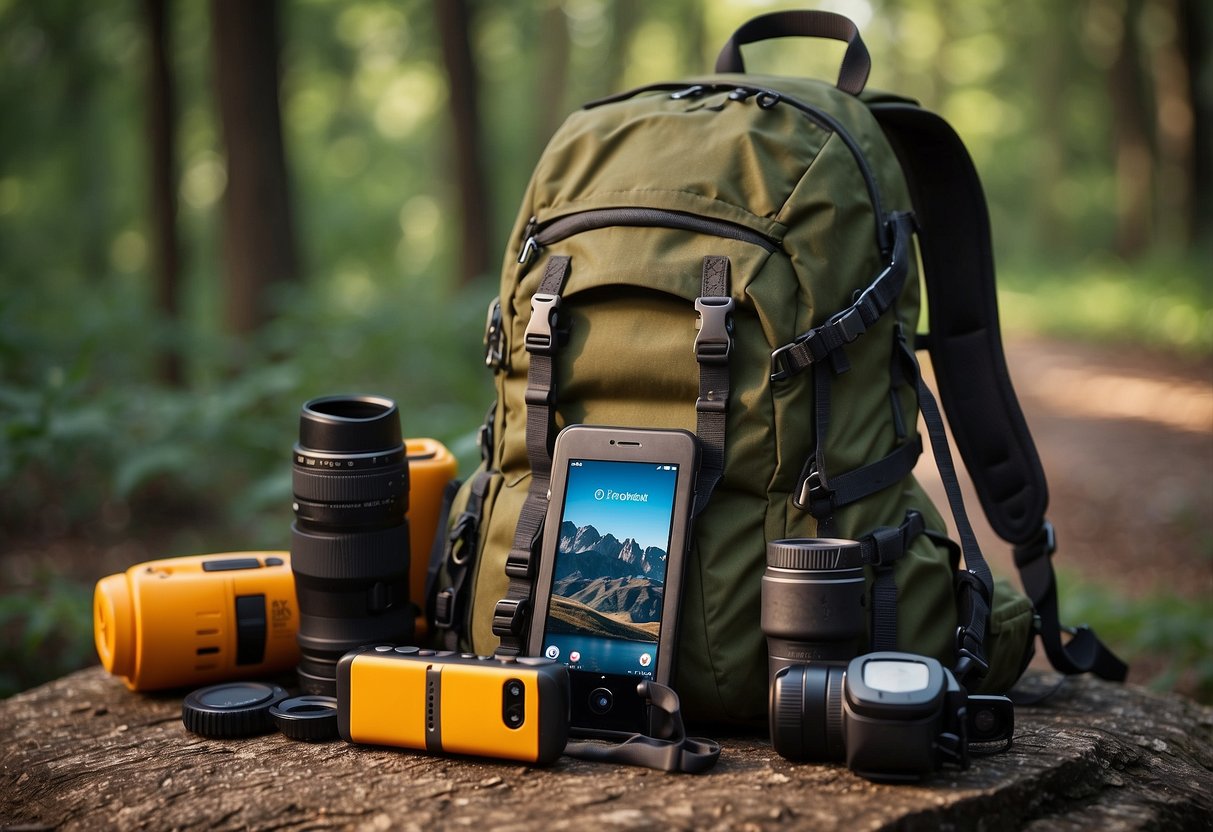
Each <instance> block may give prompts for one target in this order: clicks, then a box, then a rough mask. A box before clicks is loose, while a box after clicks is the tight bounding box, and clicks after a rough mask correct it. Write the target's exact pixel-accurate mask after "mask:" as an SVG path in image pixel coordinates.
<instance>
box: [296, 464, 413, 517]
mask: <svg viewBox="0 0 1213 832" xmlns="http://www.w3.org/2000/svg"><path fill="white" fill-rule="evenodd" d="M291 486H292V488H293V489H294V492H295V496H296V497H298V498H299V499H301V500H308V501H310V502H317V503H360V502H364V501H366V500H381V499H383V498H384V497H387V496H391V495H393V494H400V495H402V496H403V497H404V498H405V500H406V501H407V499H408V466H407V465H405V464H403V463H397V464H395V465H392V466H390V467H385V468H383V470H381V471H366V472H359V473H357V474H353V473H342V472H340V471H329V470H324V469H321V470H317V471H313V470H310V469H304V468H300V467H299V466H298V465H296V466H295V468H294V470H293V471H292V472H291ZM407 507H408V504H407V502H406V503H405V508H406V509H407Z"/></svg>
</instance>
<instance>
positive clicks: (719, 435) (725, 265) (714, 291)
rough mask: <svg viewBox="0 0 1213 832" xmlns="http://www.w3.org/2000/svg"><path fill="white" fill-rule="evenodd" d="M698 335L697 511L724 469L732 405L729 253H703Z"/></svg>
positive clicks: (731, 319) (696, 402) (696, 407)
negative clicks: (725, 255) (727, 255)
mask: <svg viewBox="0 0 1213 832" xmlns="http://www.w3.org/2000/svg"><path fill="white" fill-rule="evenodd" d="M695 311H696V312H698V313H699V320H698V322H697V323H696V326H697V327H698V328H699V334H698V335H697V336H695V360H696V361H697V362H699V398H698V399H696V400H695V434H696V436H698V437H699V443H700V447H701V449H702V451H701V457H700V465H699V477H698V479H697V481H696V483H695V507H694V510H693V516H695V517H698V516H699V514H700V512H702V511H703V510H704V508H706V507H707V504H708V500H709V499H710V498H711V496H712V491H713V490H714V489H715V488H716V483H718V482H719V481H720V478H721V476H722V475H723V474H724V440H725V428H726V423H727V417H728V406H729V355H730V354H731V353H732V351H733V317H732V313H733V299H732V298H731V297H730V296H729V258H727V257H714V256H709V257H704V258H703V275H702V279H701V283H700V291H699V297H698V298H697V299H696V300H695Z"/></svg>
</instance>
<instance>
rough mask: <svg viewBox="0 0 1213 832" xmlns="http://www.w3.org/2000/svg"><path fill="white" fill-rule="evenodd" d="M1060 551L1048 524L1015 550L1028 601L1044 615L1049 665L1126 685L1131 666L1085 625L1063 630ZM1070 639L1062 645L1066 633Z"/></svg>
mask: <svg viewBox="0 0 1213 832" xmlns="http://www.w3.org/2000/svg"><path fill="white" fill-rule="evenodd" d="M1056 548H1057V543H1056V537H1055V535H1054V532H1053V525H1052V524H1051V523H1049V522H1048V521H1045V529H1044V531H1043V532H1042V535H1041V537H1040V539H1039V540H1035V541H1032V542H1031V543H1028V544H1025V545H1021V546H1016V547H1015V566H1016V567H1018V569H1019V577H1020V579H1021V580H1022V581H1023V588H1024V591H1025V592H1026V593H1027V594H1028V599H1029V600H1031V602H1032V605H1033V606H1035V607H1036V613H1037V615H1039V616H1040V641H1041V644H1042V645H1044V648H1045V655H1047V656H1048V657H1049V663H1050V664H1052V665H1053V667H1054V668H1056V669H1057V670H1060V671H1061V672H1062V673H1088V672H1089V673H1094V674H1095V675H1096V676H1098V677H1100V678H1101V679H1108V680H1111V681H1113V682H1123V681H1124V680H1125V678H1126V677H1127V676H1128V674H1129V666H1128V665H1126V664H1125V663H1124V662H1123V661H1121V660H1120V658H1118V657H1117V656H1116V654H1114V653H1113V652H1112V651H1111V650H1109V649H1108V648H1107V646H1106V645H1104V644H1103V642H1101V641H1100V640H1099V639H1098V638H1097V637H1096V636H1095V633H1094V631H1092V630H1091V628H1090V627H1088V626H1086V625H1085V624H1084V625H1082V626H1081V627H1063V626H1062V624H1061V619H1060V617H1059V613H1058V608H1057V580H1056V578H1055V576H1054V574H1053V564H1052V562H1051V561H1050V558H1051V557H1052V555H1053V552H1054V551H1055V550H1056ZM1063 632H1068V633H1069V634H1070V639H1069V641H1068V642H1065V643H1063V642H1062V633H1063Z"/></svg>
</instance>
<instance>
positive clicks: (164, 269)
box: [143, 0, 182, 386]
mask: <svg viewBox="0 0 1213 832" xmlns="http://www.w3.org/2000/svg"><path fill="white" fill-rule="evenodd" d="M143 8H144V13H145V15H146V17H147V27H148V43H149V46H150V49H149V50H148V67H147V136H148V145H149V147H150V149H151V153H150V154H149V166H150V169H149V175H148V182H149V184H150V192H151V193H150V196H151V199H150V208H151V227H152V246H151V248H152V269H151V272H152V282H153V285H154V297H155V303H156V310H157V311H158V312H159V314H160V319H161V321H162V322H163V323H164V324H165V327H164V328H165V330H166V331H168V330H175V329H176V325H177V324H178V322H179V319H180V317H181V302H180V294H181V287H180V284H181V257H180V244H179V238H178V236H177V161H176V153H175V152H174V147H175V144H176V138H177V130H176V126H177V125H176V106H175V103H174V97H173V72H172V68H171V67H170V65H169V60H168V55H169V53H170V51H171V50H170V49H169V36H168V17H169V5H168V0H144V4H143ZM162 350H163V352H162V353H161V354H160V356H159V362H158V363H159V367H158V372H159V375H160V378H161V380H163V381H164V382H165V383H167V384H171V385H173V386H179V385H180V384H181V382H182V367H181V345H180V343H179V342H178V341H177V340H176V339H175V338H174V339H170V340H169V341H168V343H166V344H164V345H163V346H162Z"/></svg>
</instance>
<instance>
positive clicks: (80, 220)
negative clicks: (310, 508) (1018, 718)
mask: <svg viewBox="0 0 1213 832" xmlns="http://www.w3.org/2000/svg"><path fill="white" fill-rule="evenodd" d="M807 5H813V4H811V3H783V2H756V1H755V0H664V1H663V2H660V3H646V2H642V1H641V0H532V1H531V2H510V3H503V2H488V0H482V1H479V2H478V0H394V1H393V2H386V0H385V1H383V2H380V1H379V0H362V1H358V0H354V1H353V2H328V1H327V0H295V2H290V3H280V4H277V5H275V4H273V3H269V2H265V3H262V2H241V0H212V2H207V3H202V2H183V0H176V1H175V2H174V0H93V2H89V3H82V2H72V0H0V124H2V125H3V126H2V127H0V631H2V632H0V636H2V637H0V695H7V694H9V693H11V692H13V691H14V690H19V689H21V688H22V687H25V686H28V685H30V684H34V683H36V682H38V681H40V680H42V679H45V678H49V677H51V676H54V675H58V674H60V673H62V672H64V671H65V670H67V669H70V668H72V667H76V666H79V665H81V664H85V663H88V662H90V661H93V660H94V656H93V652H92V642H91V603H90V602H91V591H92V584H93V582H94V581H95V580H96V579H97V578H98V577H100V576H101V575H104V574H107V573H109V572H113V571H119V570H121V569H125V568H126V567H127V566H129V565H131V564H133V563H136V562H138V561H140V560H146V559H149V558H153V557H163V556H173V555H182V554H192V553H198V552H205V551H224V550H231V549H249V548H257V547H268V548H285V547H286V545H287V541H288V535H287V529H288V526H289V522H290V502H291V500H290V480H289V473H288V470H289V466H288V459H289V456H288V453H289V448H290V445H291V444H292V442H293V441H294V438H295V430H296V424H297V413H298V407H299V405H300V404H301V403H302V402H303V401H304V400H305V399H307V398H309V397H311V396H314V395H321V394H327V393H335V392H351V391H358V392H377V393H381V394H384V395H388V396H391V397H393V398H395V399H396V400H397V401H398V402H399V403H400V405H401V411H402V416H403V422H404V428H405V432H406V434H407V435H410V436H434V437H436V438H438V439H441V440H443V441H444V442H446V443H447V444H448V445H449V446H451V447H452V448H453V449H454V450H455V451H456V452H457V454H458V455H459V456H460V457H461V459H462V460H464V466H463V472H464V473H467V471H468V470H469V469H470V461H471V459H472V458H473V457H474V456H475V450H474V431H475V428H476V426H477V425H478V424H479V422H480V420H481V418H482V416H483V412H484V409H485V407H486V406H487V405H488V403H489V401H490V399H491V395H492V394H491V386H490V382H489V375H488V373H487V372H486V371H485V370H484V368H483V362H482V353H481V345H480V337H481V332H482V328H483V321H484V310H485V306H486V304H487V302H488V300H489V298H490V296H491V295H492V294H494V293H495V290H496V281H497V270H498V268H499V264H500V261H501V252H502V251H503V250H504V247H505V245H506V239H505V237H506V235H507V234H508V232H509V229H510V226H511V223H512V221H513V217H514V213H515V211H516V210H517V206H518V203H519V200H520V198H521V196H522V193H523V190H524V188H525V185H526V182H527V179H528V178H529V176H530V172H531V169H532V167H533V165H534V163H535V161H536V159H537V158H538V156H539V153H540V152H541V150H542V148H543V146H544V144H545V142H546V141H547V139H548V137H549V136H550V135H551V133H552V132H553V131H554V130H555V128H556V127H557V126H558V125H559V123H560V121H561V120H562V119H563V117H564V115H565V114H566V113H567V112H569V111H570V110H571V109H573V108H575V107H577V106H578V105H579V104H580V103H582V102H584V101H586V100H589V99H592V98H595V97H598V96H601V95H605V94H608V93H611V92H614V91H617V90H620V89H624V88H627V87H630V86H635V85H640V84H644V83H649V82H655V81H661V80H670V79H672V78H675V77H678V76H685V75H687V74H694V73H705V72H708V71H710V69H711V66H712V64H713V61H714V59H715V55H716V52H717V50H718V49H719V47H720V45H721V44H722V43H723V42H724V41H725V39H726V38H727V37H728V35H729V34H730V33H731V31H732V30H733V29H734V28H735V27H736V26H737V25H739V24H740V23H742V22H744V20H746V19H748V18H749V17H751V16H754V15H756V14H760V13H762V12H765V11H770V10H774V9H779V8H788V7H797V6H807ZM816 5H817V7H819V8H827V9H831V10H835V11H839V12H842V13H844V14H847V15H849V16H851V17H852V18H853V19H855V20H856V22H858V23H859V25H860V27H861V30H862V32H863V37H864V40H865V41H866V43H867V44H868V46H869V49H870V50H871V53H872V56H873V73H872V78H871V81H870V86H873V87H878V88H883V89H890V90H895V91H898V92H901V93H904V94H907V95H911V96H914V97H916V98H918V99H919V100H921V101H922V102H923V103H924V104H925V105H927V106H928V107H930V108H932V109H935V110H937V111H939V112H941V113H942V114H943V115H944V116H945V117H946V118H948V119H949V120H950V121H951V123H952V124H953V125H954V126H955V128H956V129H957V131H958V132H959V133H960V135H961V136H962V137H963V139H964V140H965V141H966V143H967V144H968V146H969V148H970V150H971V152H972V154H973V156H974V159H975V161H976V163H977V166H978V169H979V170H980V172H981V175H982V177H983V181H984V184H985V187H986V192H987V196H988V198H989V200H990V204H991V215H992V221H993V226H994V231H995V235H996V250H997V257H998V261H999V269H1000V275H999V276H1000V281H1001V287H1002V295H1001V303H1002V308H1003V312H1004V316H1005V320H1006V326H1007V327H1008V328H1009V329H1010V330H1011V331H1033V332H1045V333H1051V334H1061V335H1064V336H1065V337H1067V338H1085V339H1093V340H1096V341H1098V340H1100V339H1103V340H1106V341H1109V342H1111V343H1114V344H1117V345H1119V346H1118V348H1123V349H1127V350H1139V349H1142V348H1143V347H1144V348H1149V349H1157V350H1163V351H1166V352H1168V353H1170V354H1173V355H1175V356H1177V360H1180V361H1185V360H1186V361H1193V360H1195V361H1200V360H1203V359H1204V358H1207V357H1208V356H1209V354H1210V353H1211V352H1213V311H1211V310H1213V297H1211V295H1213V288H1211V278H1210V266H1211V264H1213V169H1211V167H1213V139H1211V138H1210V137H1211V131H1213V64H1211V63H1210V54H1209V50H1210V45H1211V43H1213V8H1210V5H1209V3H1207V2H1206V0H1077V2H1062V3H1059V2H1053V1H1052V0H1022V2H1017V3H1007V2H1004V0H832V2H831V1H830V0H827V1H826V2H821V3H818V4H816ZM841 50H842V47H841V45H839V44H832V43H826V42H791V41H780V42H773V43H770V44H765V45H762V46H754V47H749V48H747V50H746V54H747V56H748V60H747V63H748V65H749V66H750V68H751V69H753V70H755V71H771V72H783V73H784V74H808V75H814V76H817V77H826V78H833V77H834V75H835V73H836V67H837V63H838V61H839V59H840V57H841ZM1204 524H1205V526H1206V527H1207V525H1208V516H1207V514H1206V515H1205V518H1204ZM1198 568H1206V569H1207V568H1208V562H1207V560H1206V561H1204V562H1203V565H1202V566H1199V567H1198ZM1102 605H1103V603H1102V601H1100V600H1097V601H1096V602H1094V603H1092V604H1091V605H1090V606H1091V607H1092V608H1099V607H1100V606H1102ZM1202 609H1204V610H1206V611H1207V606H1205V607H1203V608H1202ZM1198 623H1200V622H1198ZM1206 646H1207V644H1206ZM1210 676H1211V678H1213V671H1210Z"/></svg>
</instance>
